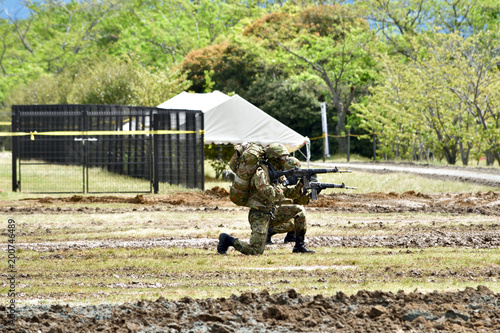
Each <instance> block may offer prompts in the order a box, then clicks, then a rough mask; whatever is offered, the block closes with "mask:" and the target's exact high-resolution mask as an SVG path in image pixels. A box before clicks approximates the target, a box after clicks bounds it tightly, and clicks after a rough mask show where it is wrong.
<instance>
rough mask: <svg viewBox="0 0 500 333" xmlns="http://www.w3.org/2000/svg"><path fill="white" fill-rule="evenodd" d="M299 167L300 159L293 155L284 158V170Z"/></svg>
mask: <svg viewBox="0 0 500 333" xmlns="http://www.w3.org/2000/svg"><path fill="white" fill-rule="evenodd" d="M295 168H297V169H300V161H299V160H298V159H296V158H295V157H293V156H290V157H288V158H287V159H286V162H285V167H284V168H283V169H284V170H291V169H295Z"/></svg>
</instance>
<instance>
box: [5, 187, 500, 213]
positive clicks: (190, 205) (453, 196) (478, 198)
mask: <svg viewBox="0 0 500 333" xmlns="http://www.w3.org/2000/svg"><path fill="white" fill-rule="evenodd" d="M26 201H29V202H30V203H35V204H40V205H42V207H43V208H42V209H48V211H49V212H50V211H52V208H51V207H56V208H57V209H62V208H61V207H60V206H61V205H60V204H61V203H69V204H71V203H79V204H86V203H104V204H106V203H130V204H133V205H149V206H153V205H155V206H157V207H160V208H159V209H171V208H173V207H183V208H184V209H188V210H189V209H199V208H200V207H202V208H208V209H210V208H217V207H232V208H238V209H247V208H245V207H239V206H236V205H235V204H234V203H232V202H231V200H229V193H228V192H227V190H225V189H224V188H220V187H217V186H216V187H213V188H212V189H209V190H206V191H205V192H185V193H175V194H171V195H154V196H153V195H151V196H150V195H146V196H144V195H137V196H135V197H124V196H80V195H74V196H71V197H63V198H53V197H45V198H30V199H25V200H24V202H26ZM307 208H308V209H321V210H328V211H331V212H352V213H404V212H425V213H451V214H471V213H472V214H479V215H488V216H500V192H492V191H490V192H477V193H444V194H423V193H418V192H414V191H409V192H405V193H394V192H391V193H381V192H377V193H365V194H352V193H331V194H320V195H319V200H318V201H311V202H310V203H309V205H308V206H307ZM64 209H65V210H71V209H74V210H80V211H81V210H82V208H81V207H80V208H71V207H68V208H64ZM124 209H125V210H126V208H124ZM130 209H134V208H130ZM9 210H10V211H13V210H16V211H22V212H27V213H28V212H30V211H32V210H38V211H39V210H40V207H37V206H36V205H30V206H26V205H24V206H21V205H20V204H19V202H7V201H6V202H2V203H1V204H0V211H4V212H6V211H9Z"/></svg>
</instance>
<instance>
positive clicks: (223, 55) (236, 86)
mask: <svg viewBox="0 0 500 333" xmlns="http://www.w3.org/2000/svg"><path fill="white" fill-rule="evenodd" d="M181 69H182V70H183V71H186V72H188V73H189V74H188V79H189V80H191V81H192V82H193V84H192V86H191V87H190V90H192V91H194V92H199V93H202V92H206V86H207V85H210V88H211V90H219V91H223V92H227V93H230V92H241V91H244V90H246V89H247V88H248V86H249V85H250V84H251V82H252V80H253V77H254V76H256V75H257V70H258V65H257V63H256V55H255V54H253V53H252V52H249V51H248V50H245V49H244V48H242V47H241V46H240V45H238V44H236V43H229V42H227V41H224V42H221V43H219V44H216V45H211V46H207V47H205V48H203V49H200V50H194V51H192V52H190V53H189V54H188V55H187V56H186V57H185V58H184V61H183V62H182V65H181ZM208 73H211V74H209V75H207V74H208Z"/></svg>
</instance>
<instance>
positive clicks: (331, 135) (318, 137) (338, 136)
mask: <svg viewBox="0 0 500 333" xmlns="http://www.w3.org/2000/svg"><path fill="white" fill-rule="evenodd" d="M373 134H380V133H366V134H346V135H333V134H328V136H329V137H332V138H345V137H348V136H355V137H357V136H365V135H373ZM324 138H325V133H323V135H321V136H317V137H315V138H309V140H318V139H324Z"/></svg>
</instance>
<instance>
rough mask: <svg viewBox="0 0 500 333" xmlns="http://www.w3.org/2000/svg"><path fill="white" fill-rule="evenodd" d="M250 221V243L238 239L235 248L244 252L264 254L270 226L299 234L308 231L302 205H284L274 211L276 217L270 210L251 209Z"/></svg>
mask: <svg viewBox="0 0 500 333" xmlns="http://www.w3.org/2000/svg"><path fill="white" fill-rule="evenodd" d="M248 222H249V223H250V227H251V228H252V234H251V235H250V243H249V244H248V243H246V242H243V241H241V240H239V239H237V240H236V241H235V242H234V248H235V249H236V250H238V251H240V252H241V253H243V254H251V255H255V254H262V253H264V249H265V247H266V239H267V230H268V229H269V227H272V228H273V229H275V230H276V229H279V230H280V231H279V232H289V231H292V230H295V232H296V233H297V234H301V233H304V234H305V232H306V229H307V225H306V214H305V210H304V207H302V206H300V205H282V206H279V207H277V208H276V210H275V211H274V219H273V220H271V215H270V214H269V212H268V211H261V210H257V209H250V213H249V214H248Z"/></svg>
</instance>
